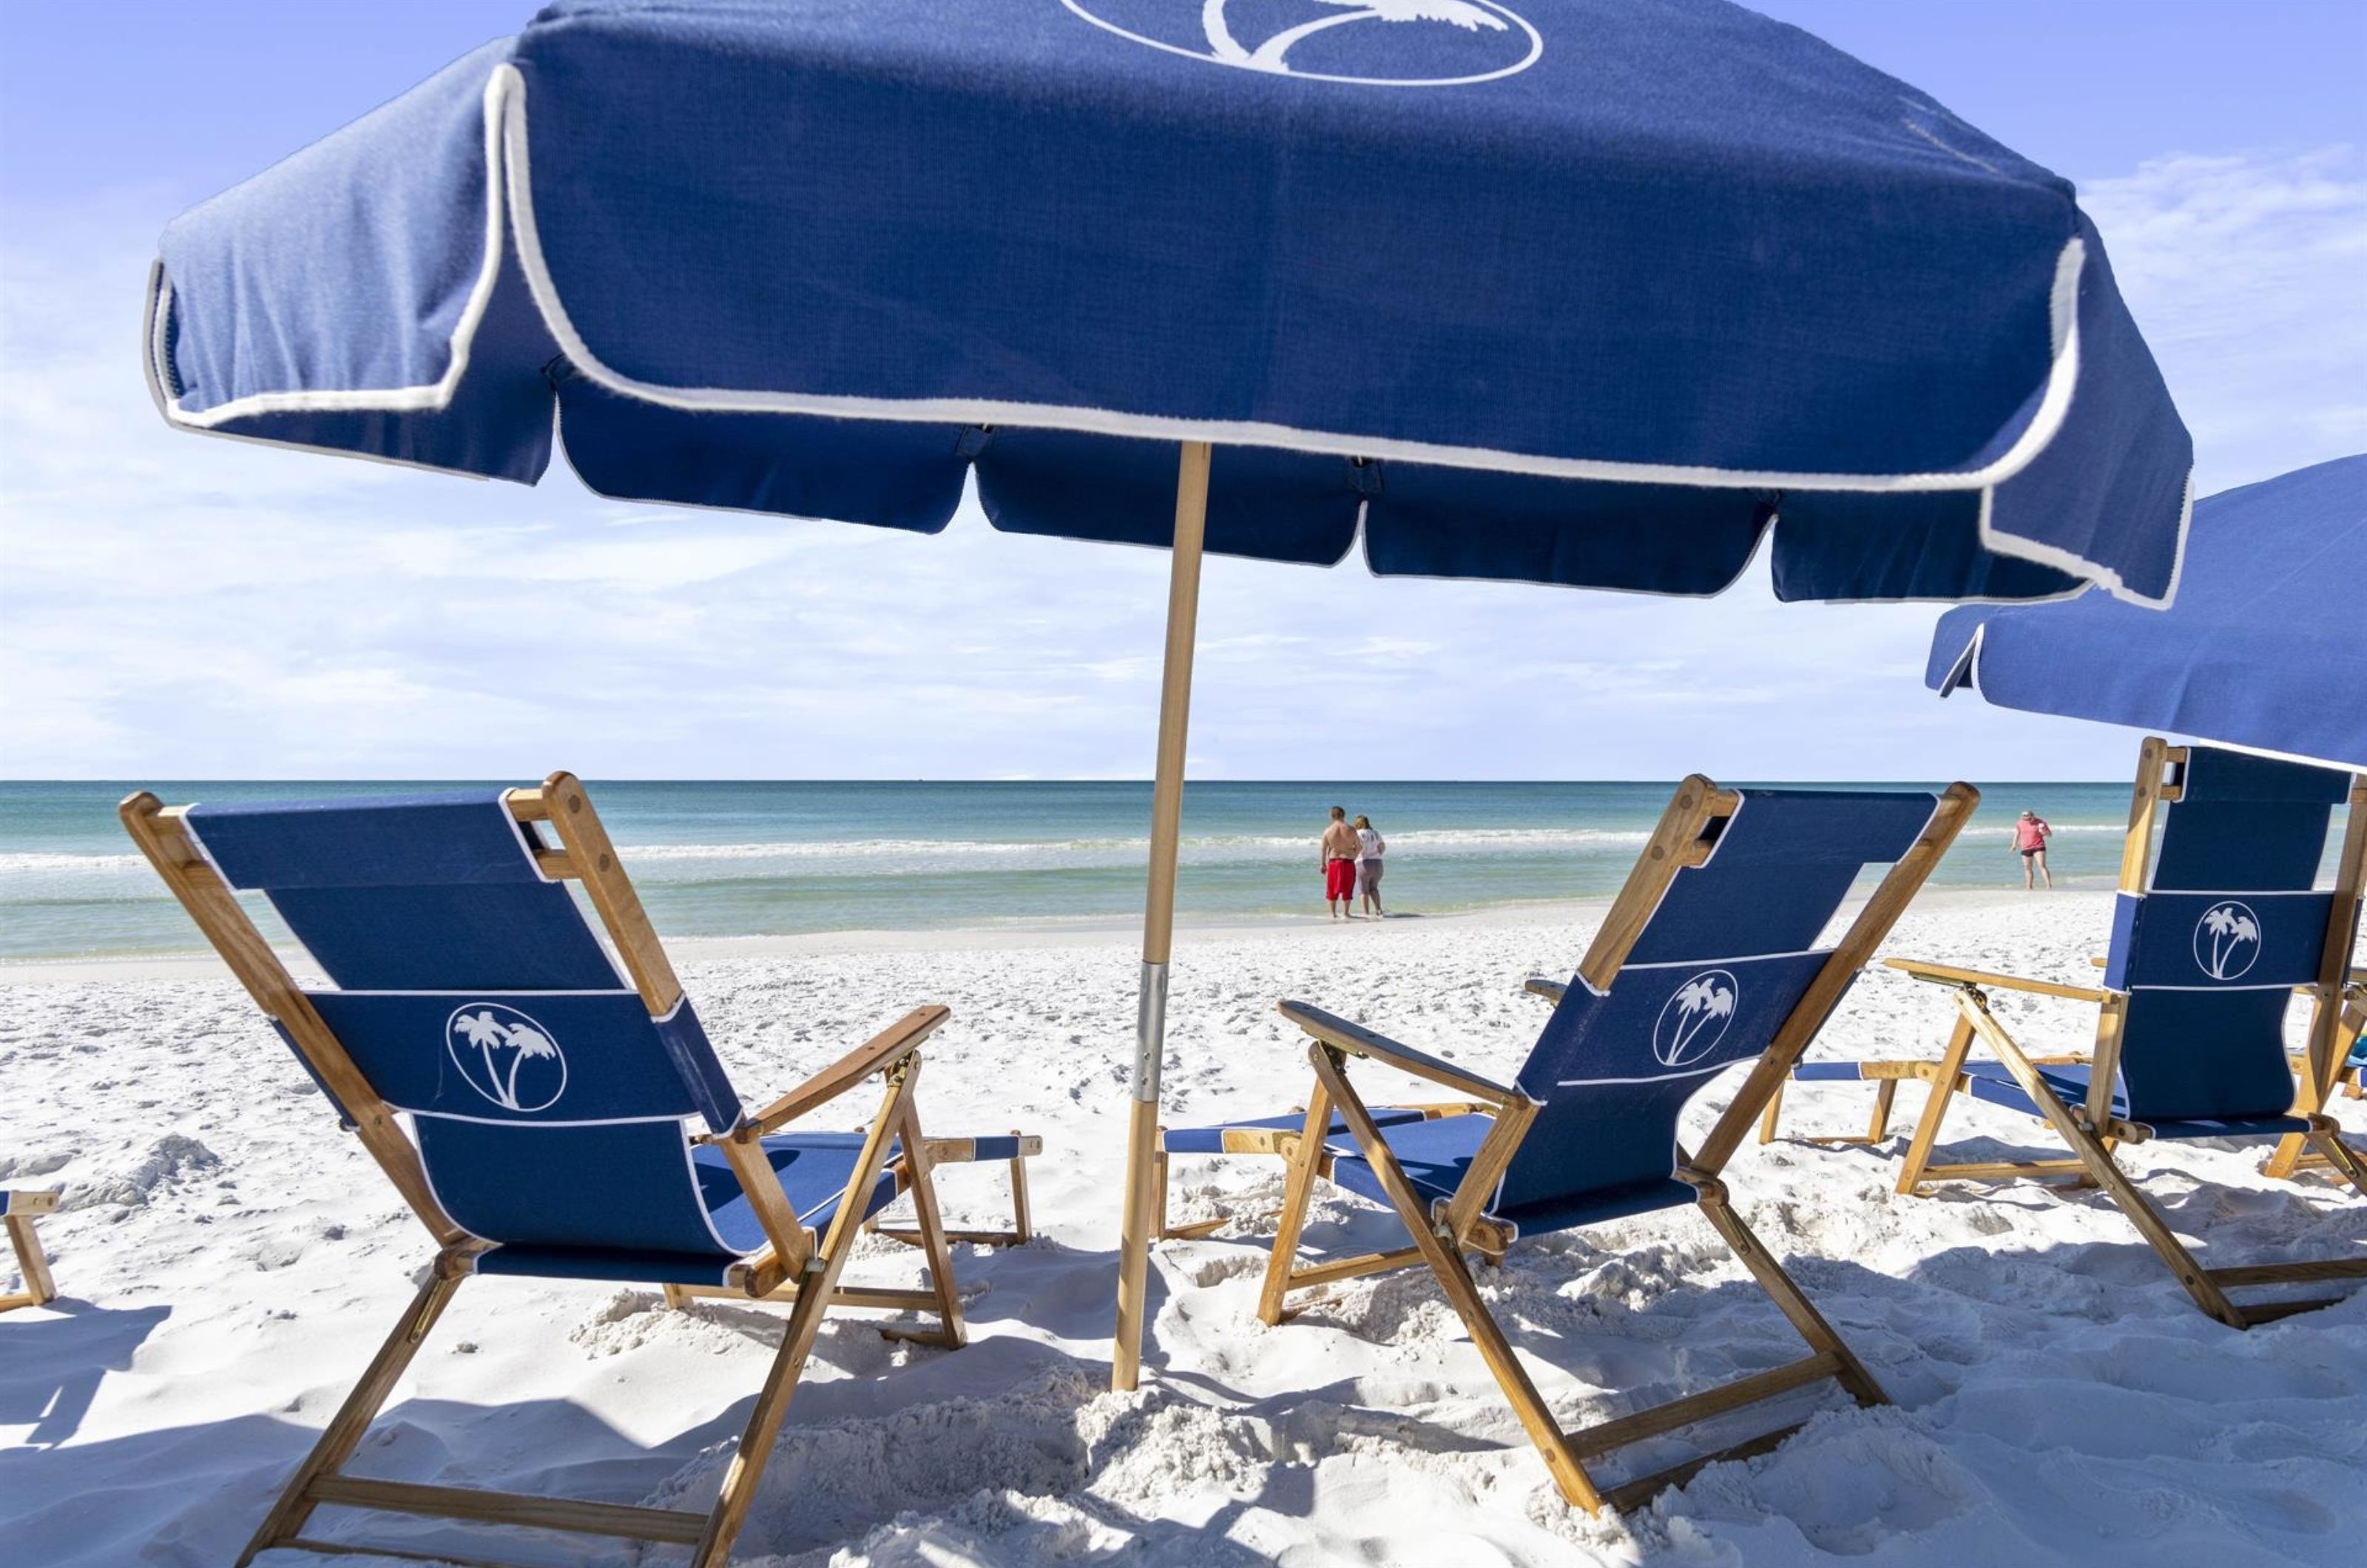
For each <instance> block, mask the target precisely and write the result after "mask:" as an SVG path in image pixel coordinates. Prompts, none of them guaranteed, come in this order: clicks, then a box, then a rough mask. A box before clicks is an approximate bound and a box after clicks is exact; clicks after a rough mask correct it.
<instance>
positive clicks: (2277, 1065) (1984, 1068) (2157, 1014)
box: [1765, 739, 2367, 1328]
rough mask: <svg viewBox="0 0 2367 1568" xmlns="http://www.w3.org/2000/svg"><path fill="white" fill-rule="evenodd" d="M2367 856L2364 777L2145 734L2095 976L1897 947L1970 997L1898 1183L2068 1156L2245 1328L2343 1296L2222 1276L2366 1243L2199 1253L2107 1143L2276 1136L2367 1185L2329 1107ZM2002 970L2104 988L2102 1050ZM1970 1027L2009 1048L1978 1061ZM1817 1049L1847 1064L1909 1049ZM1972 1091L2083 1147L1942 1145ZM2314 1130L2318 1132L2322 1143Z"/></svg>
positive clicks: (2286, 1149)
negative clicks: (1970, 964)
mask: <svg viewBox="0 0 2367 1568" xmlns="http://www.w3.org/2000/svg"><path fill="white" fill-rule="evenodd" d="M2346 801H2347V802H2348V804H2349V806H2350V817H2349V822H2348V826H2347V828H2346V829H2345V831H2344V833H2343V838H2342V844H2341V848H2340V851H2339V853H2338V854H2337V856H2336V865H2335V877H2334V886H2333V887H2332V888H2331V889H2330V890H2317V889H2316V878H2317V874H2318V868H2319V865H2320V863H2321V862H2322V861H2323V860H2324V858H2325V853H2326V845H2327V835H2328V832H2329V830H2330V826H2331V819H2332V816H2333V811H2334V807H2337V806H2339V805H2342V804H2344V803H2345V802H2346ZM2157 837H2158V841H2157ZM2362 873H2367V777H2354V776H2352V775H2351V774H2349V773H2341V772H2339V771H2336V770H2333V769H2328V768H2319V767H2312V766H2308V765H2306V764H2304V763H2299V762H2289V761H2277V760H2274V759H2271V758H2265V757H2258V756H2253V755H2250V754H2248V753H2245V752H2239V751H2229V750H2221V749H2218V748H2214V747H2207V746H2172V745H2170V744H2169V743H2168V742H2167V741H2164V740H2161V739H2147V740H2146V742H2145V744H2144V746H2143V747H2142V748H2141V750H2140V754H2139V761H2138V770H2137V785H2136V793H2135V800H2134V804H2133V806H2132V807H2131V810H2130V815H2129V829H2128V834H2127V837H2126V839H2125V840H2124V844H2123V849H2122V856H2121V883H2120V897H2119V899H2118V902H2117V904H2116V905H2115V908H2114V912H2113V918H2112V950H2111V952H2110V953H2108V954H2107V955H2106V957H2105V959H2104V962H2103V965H2102V967H2103V976H2102V980H2103V983H2102V984H2101V986H2092V987H2090V986H2071V985H2063V984H2059V983H2057V982H2055V981H2043V980H2030V979H2024V978H2022V977H2021V976H2012V975H1997V974H1990V973H1988V972H1986V971H1982V970H1976V969H1966V968H1963V967H1960V966H1957V965H1954V964H1933V963H1927V962H1925V961H1923V960H1920V959H1908V958H1893V959H1891V960H1889V963H1890V964H1891V965H1892V966H1893V967H1894V968H1897V969H1899V970H1901V971H1903V972H1905V973H1906V974H1908V975H1910V976H1913V977H1915V978H1916V979H1918V980H1923V981H1928V982H1930V983H1931V984H1933V985H1937V986H1945V987H1949V988H1950V989H1952V990H1954V992H1955V993H1956V998H1955V1000H1956V1012H1957V1017H1956V1023H1955V1028H1954V1032H1953V1033H1952V1034H1951V1035H1950V1036H1949V1040H1948V1044H1947V1048H1946V1050H1945V1052H1944V1053H1943V1054H1942V1056H1941V1058H1940V1059H1939V1060H1938V1061H1937V1062H1933V1063H1925V1064H1920V1071H1919V1072H1918V1073H1917V1075H1916V1076H1920V1077H1924V1078H1925V1079H1926V1080H1927V1081H1928V1082H1929V1083H1930V1084H1931V1086H1932V1087H1931V1096H1930V1099H1929V1100H1928V1101H1927V1102H1926V1104H1925V1107H1924V1111H1923V1115H1922V1118H1921V1120H1920V1122H1918V1124H1917V1126H1916V1129H1915V1134H1914V1137H1913V1139H1912V1140H1911V1141H1910V1142H1909V1144H1908V1148H1907V1154H1906V1157H1905V1159H1904V1161H1903V1162H1902V1164H1901V1166H1900V1168H1899V1173H1898V1183H1897V1185H1898V1190H1899V1191H1900V1192H1902V1193H1915V1192H1918V1191H1920V1190H1922V1189H1923V1188H1925V1187H1926V1186H1928V1185H1930V1184H1931V1183H1934V1182H1941V1181H1956V1180H1984V1181H1986V1180H2007V1179H2019V1178H2029V1177H2040V1178H2047V1177H2059V1176H2070V1177H2072V1178H2074V1179H2076V1180H2077V1181H2078V1183H2079V1184H2081V1185H2093V1186H2098V1187H2101V1188H2102V1189H2103V1190H2105V1191H2106V1192H2107V1193H2109V1194H2110V1195H2111V1196H2112V1200H2113V1201H2114V1202H2116V1203H2118V1204H2119V1205H2120V1206H2121V1208H2122V1209H2123V1210H2124V1211H2125V1212H2126V1213H2127V1214H2128V1216H2129V1218H2130V1220H2131V1221H2133V1222H2134V1223H2135V1225H2136V1227H2137V1229H2138V1231H2139V1232H2140V1233H2141V1234H2142V1235H2144V1236H2145V1239H2146V1242H2147V1243H2148V1244H2149V1245H2150V1246H2151V1247H2153V1249H2154V1250H2155V1251H2156V1252H2157V1253H2158V1254H2160V1256H2161V1258H2162V1260H2163V1261H2164V1262H2165V1263H2167V1264H2169V1269H2170V1272H2171V1273H2173V1274H2175V1275H2176V1276H2177V1277H2178V1280H2179V1282H2180V1284H2181V1285H2183V1286H2184V1287H2185V1288H2186V1291H2187V1293H2188V1294H2190V1295H2191V1296H2192V1297H2193V1298H2194V1301H2195V1303H2196V1304H2197V1305H2199V1306H2200V1307H2202V1309H2203V1311H2204V1312H2206V1313H2209V1314H2211V1315H2212V1316H2213V1317H2215V1318H2217V1319H2218V1320H2219V1321H2220V1322H2222V1323H2225V1324H2227V1325H2231V1326H2233V1327H2237V1328H2246V1327H2249V1326H2251V1325H2254V1324H2258V1323H2264V1322H2267V1321H2269V1320H2271V1319H2272V1318H2278V1317H2284V1316H2289V1315H2290V1314H2293V1313H2295V1312H2301V1311H2305V1310H2307V1309H2308V1308H2311V1307H2317V1306H2324V1305H2326V1304H2327V1302H2328V1301H2329V1300H2332V1299H2338V1298H2311V1299H2308V1300H2303V1301H2278V1302H2268V1303H2255V1304H2252V1305H2249V1306H2239V1305H2237V1303H2234V1302H2233V1301H2231V1300H2230V1299H2229V1298H2228V1295H2227V1292H2228V1291H2229V1290H2230V1289H2233V1288H2236V1287H2239V1286H2255V1285H2276V1284H2289V1283H2295V1282H2302V1281H2314V1280H2348V1279H2361V1278H2367V1258H2339V1259H2327V1260H2323V1261H2311V1262H2298V1263H2285V1264H2268V1265H2258V1266H2247V1267H2242V1268H2225V1269H2205V1268H2203V1266H2202V1265H2201V1264H2200V1263H2198V1262H2197V1261H2196V1260H2195V1258H2194V1256H2193V1255H2192V1254H2191V1252H2189V1251H2188V1250H2187V1248H2186V1246H2185V1244H2184V1243H2182V1242H2180V1240H2179V1239H2178V1237H2177V1235H2175V1234H2174V1233H2173V1232H2172V1231H2171V1230H2170V1228H2169V1224H2168V1223H2167V1222H2166V1221H2164V1220H2163V1219H2162V1217H2161V1215H2160V1213H2158V1212H2157V1211H2156V1210H2155V1209H2154V1208H2153V1206H2152V1205H2151V1204H2150V1203H2148V1202H2146V1199H2145V1197H2144V1195H2143V1194H2142V1193H2141V1192H2139V1191H2138V1190H2137V1189H2136V1187H2135V1185H2134V1184H2133V1183H2132V1182H2131V1181H2130V1179H2129V1178H2128V1176H2127V1175H2126V1174H2125V1173H2124V1172H2123V1171H2122V1170H2121V1168H2120V1167H2119V1166H2118V1165H2117V1164H2116V1163H2114V1161H2113V1158H2112V1150H2113V1147H2114V1146H2115V1145H2118V1144H2124V1143H2143V1142H2146V1141H2149V1140H2163V1141H2168V1140H2171V1139H2183V1138H2258V1139H2267V1138H2273V1139H2275V1140H2276V1141H2277V1146H2276V1149H2275V1152H2274V1153H2273V1154H2272V1155H2271V1156H2270V1157H2269V1159H2268V1160H2267V1162H2266V1163H2265V1164H2264V1165H2263V1166H2262V1169H2263V1170H2264V1171H2265V1172H2266V1173H2267V1174H2269V1175H2271V1176H2279V1177H2282V1176H2289V1175H2291V1174H2292V1173H2293V1171H2294V1170H2296V1169H2299V1168H2302V1167H2303V1166H2305V1164H2319V1165H2324V1166H2328V1167H2331V1168H2333V1169H2334V1170H2335V1171H2336V1172H2337V1173H2338V1174H2339V1175H2340V1176H2341V1177H2342V1178H2343V1179H2346V1180H2348V1181H2349V1182H2350V1184H2351V1185H2352V1186H2354V1187H2357V1188H2359V1189H2360V1190H2361V1191H2367V1166H2362V1164H2361V1157H2360V1155H2359V1153H2358V1152H2357V1151H2356V1150H2354V1149H2352V1148H2351V1147H2350V1146H2349V1145H2347V1144H2346V1143H2345V1142H2344V1141H2343V1139H2342V1138H2341V1136H2340V1134H2339V1128H2338V1127H2337V1125H2336V1123H2335V1122H2334V1121H2333V1119H2332V1118H2331V1117H2329V1116H2327V1115H2326V1114H2325V1113H2324V1111H2323V1110H2322V1109H2321V1108H2322V1107H2323V1106H2324V1105H2325V1104H2326V1103H2327V1099H2328V1097H2329V1096H2330V1095H2331V1094H2332V1093H2333V1090H2334V1088H2335V1085H2336V1083H2337V1082H2338V1080H2339V1075H2340V1074H2341V1072H2342V1071H2343V1069H2344V1066H2345V1064H2346V1061H2347V1058H2348V1055H2349V1053H2350V1048H2351V1046H2352V1044H2353V1043H2355V1041H2356V1038H2357V1024H2356V1023H2354V1022H2353V1021H2351V1018H2350V1015H2351V1014H2352V1013H2354V1012H2358V1011H2360V1010H2359V1008H2358V1004H2357V1003H2356V1001H2355V1000H2354V1001H2353V1002H2352V1003H2351V1004H2350V1007H2348V1008H2346V1005H2345V999H2344V996H2345V992H2346V990H2347V989H2348V988H2349V987H2350V984H2351V981H2350V953H2351V949H2352V944H2353V942H2355V940H2356V933H2357V931H2358V928H2359V918H2360V894H2361V884H2362ZM2000 990H2008V991H2016V992H2021V993H2023V994H2026V995H2033V996H2044V997H2053V998H2061V999H2064V1000H2068V1001H2074V1002H2082V1003H2086V1004H2089V1005H2090V1006H2093V1007H2094V1008H2095V1009H2096V1010H2097V1021H2096V1031H2095V1043H2094V1047H2093V1049H2092V1051H2090V1052H2089V1053H2087V1054H2083V1055H2056V1056H2033V1055H2030V1054H2028V1053H2027V1052H2025V1051H2024V1050H2023V1049H2022V1045H2021V1043H2019V1042H2018V1041H2017V1040H2015V1039H2014V1038H2013V1036H2012V1034H2011V1033H2010V1032H2009V1031H2008V1030H2007V1029H2006V1028H2005V1026H2004V1025H2003V1024H2001V1023H2000V1022H1999V1021H1998V1020H1997V1018H1996V1017H1995V1016H1994V1015H1993V1014H1992V1012H1991V1011H1990V1009H1989V1000H1988V998H1989V993H1990V992H1992V991H2000ZM2296 990H2298V991H2300V992H2302V993H2303V994H2304V995H2305V996H2307V997H2308V998H2310V999H2311V1003H2312V1009H2311V1019H2310V1028H2309V1034H2308V1044H2307V1046H2306V1048H2305V1051H2304V1053H2303V1059H2302V1062H2301V1070H2300V1071H2299V1072H2298V1074H2296V1073H2295V1071H2294V1070H2293V1066H2292V1064H2291V1063H2290V1061H2289V1059H2288V1056H2287V1054H2286V1050H2285V1043H2284V1038H2285V1036H2284V1026H2285V1014H2286V1010H2287V1009H2288V1007H2289V1006H2290V1005H2291V1003H2292V1000H2293V993H2294V992H2295V991H2296ZM2363 1021H2367V1020H2363ZM1976 1043H1978V1044H1980V1045H1981V1046H1982V1047H1984V1048H1985V1049H1986V1050H1987V1051H1988V1053H1990V1054H1991V1055H1993V1056H1994V1058H1995V1059H1994V1060H1975V1059H1974V1057H1973V1047H1974V1045H1975V1044H1976ZM1818 1065H1819V1066H1823V1067H1825V1068H1826V1069H1827V1072H1828V1074H1829V1076H1832V1077H1840V1076H1843V1074H1844V1073H1846V1074H1847V1075H1848V1076H1852V1077H1854V1076H1858V1075H1859V1074H1860V1073H1862V1072H1863V1073H1864V1074H1865V1076H1867V1077H1872V1076H1874V1074H1873V1073H1871V1072H1867V1071H1866V1069H1868V1068H1887V1067H1890V1066H1905V1065H1903V1064H1880V1063H1868V1064H1863V1065H1861V1064H1854V1063H1839V1064H1818ZM1960 1097H1963V1098H1970V1099H1973V1100H1982V1101H1986V1102H1987V1103H1989V1104H1992V1105H1999V1106H2003V1107H2005V1108H2007V1109H2009V1110H2012V1111H2022V1112H2024V1113H2026V1114H2029V1115H2033V1116H2036V1117H2039V1118H2041V1119H2042V1120H2044V1122H2046V1123H2047V1124H2048V1125H2049V1126H2050V1127H2052V1128H2053V1129H2054V1130H2055V1132H2056V1135H2057V1136H2059V1137H2061V1138H2062V1139H2063V1141H2064V1142H2065V1143H2066V1144H2067V1145H2070V1148H2071V1151H2072V1157H2071V1158H2069V1159H2060V1160H2041V1161H2029V1162H2010V1163H2000V1162H1985V1163H1969V1162H1957V1163H1934V1156H1935V1154H1937V1153H1938V1152H1939V1150H1938V1142H1939V1135H1940V1131H1941V1127H1942V1123H1943V1122H1944V1121H1945V1119H1946V1116H1947V1113H1948V1111H1949V1108H1950V1107H1951V1106H1952V1105H1954V1103H1955V1101H1956V1100H1958V1099H1959V1098H1960ZM1772 1120H1773V1118H1772V1114H1771V1116H1770V1118H1769V1122H1770V1126H1769V1127H1768V1128H1767V1129H1765V1131H1769V1132H1772ZM2305 1144H2309V1145H2316V1150H2317V1153H2316V1156H2315V1158H2314V1159H2313V1158H2312V1157H2311V1156H2306V1155H2305V1153H2304V1145H2305Z"/></svg>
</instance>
